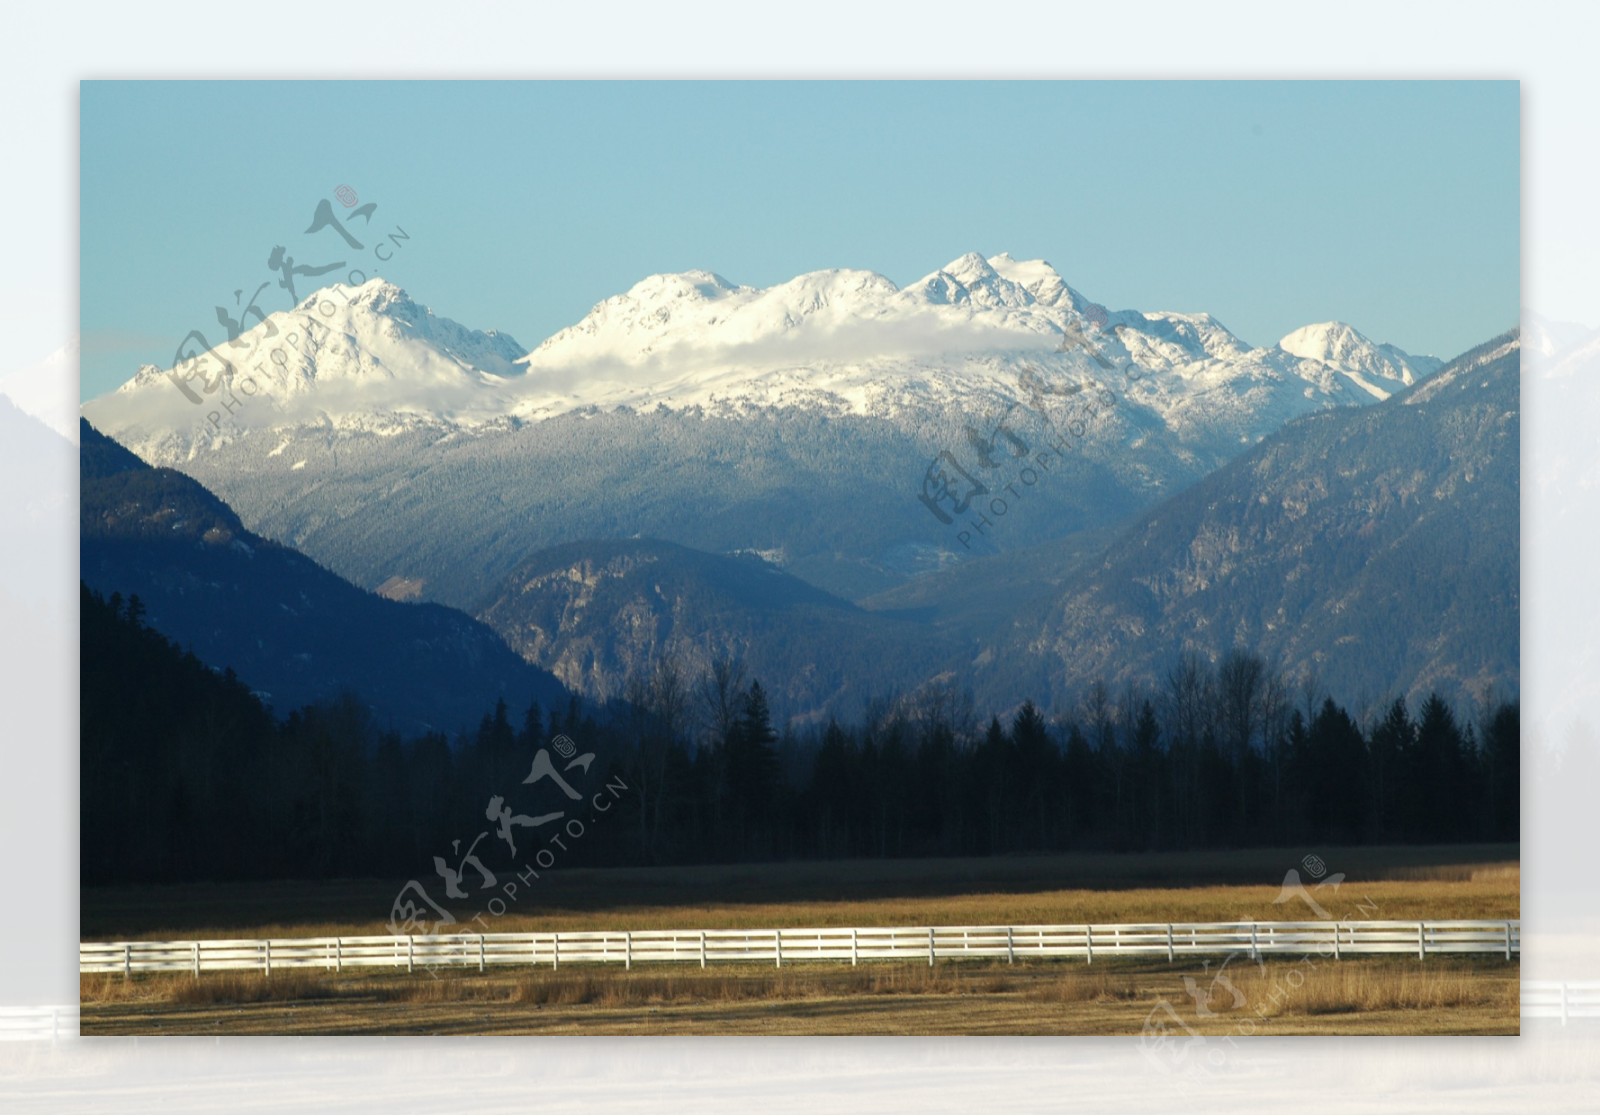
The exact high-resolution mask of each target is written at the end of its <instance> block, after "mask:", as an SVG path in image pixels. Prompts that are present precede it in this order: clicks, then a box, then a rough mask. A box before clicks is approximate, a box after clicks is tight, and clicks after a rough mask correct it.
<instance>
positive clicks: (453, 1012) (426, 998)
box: [80, 846, 1520, 1035]
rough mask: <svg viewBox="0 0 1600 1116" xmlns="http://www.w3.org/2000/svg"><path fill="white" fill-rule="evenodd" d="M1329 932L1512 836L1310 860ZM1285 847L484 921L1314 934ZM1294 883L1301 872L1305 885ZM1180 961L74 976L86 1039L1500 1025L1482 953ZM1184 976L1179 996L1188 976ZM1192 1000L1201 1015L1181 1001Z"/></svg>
mask: <svg viewBox="0 0 1600 1116" xmlns="http://www.w3.org/2000/svg"><path fill="white" fill-rule="evenodd" d="M1316 851H1318V853H1319V855H1321V856H1322V857H1323V858H1324V859H1325V860H1326V861H1327V864H1328V867H1329V870H1330V871H1332V872H1343V873H1344V880H1343V882H1342V884H1341V885H1340V886H1339V888H1338V889H1337V890H1335V889H1334V888H1332V887H1331V886H1326V887H1323V888H1322V889H1320V890H1318V891H1316V892H1315V893H1314V895H1315V897H1316V898H1317V901H1318V902H1319V903H1321V904H1322V905H1323V906H1324V907H1325V908H1326V909H1327V910H1328V912H1329V913H1330V914H1331V915H1332V916H1333V917H1335V918H1339V919H1418V918H1428V919H1447V918H1494V919H1500V918H1515V917H1517V916H1518V911H1519V909H1520V904H1519V885H1520V872H1519V869H1518V865H1517V862H1516V859H1515V858H1516V854H1517V850H1516V848H1515V847H1514V846H1495V847H1483V848H1461V847H1454V848H1432V849H1426V848H1404V849H1356V850H1330V849H1324V850H1316ZM1302 855H1304V852H1302V851H1293V850H1290V851H1274V850H1251V851H1248V852H1237V853H1223V854H1170V855H1150V856H1109V855H1086V856H1051V857H1015V858H1001V859H994V860H939V861H866V862H861V861H857V862H840V863H822V862H810V863H802V864H781V865H751V866H727V867H712V868H667V869H619V870H607V871H582V870H572V871H554V872H547V873H545V874H544V876H543V878H541V879H540V880H538V881H536V882H535V883H534V884H533V885H532V886H530V887H528V888H526V889H525V890H521V889H519V890H521V894H520V895H519V896H518V900H517V901H516V902H514V903H512V904H510V906H509V909H508V912H507V913H506V914H505V915H504V916H502V917H499V918H490V917H488V916H485V921H486V923H487V924H486V925H482V924H479V923H476V922H472V921H470V913H466V914H464V915H463V917H462V924H463V925H462V927H461V928H462V929H463V930H469V931H477V930H481V931H483V932H516V931H549V930H578V929H632V930H647V929H697V928H723V927H725V928H730V929H732V928H774V927H797V926H818V927H822V926H848V925H856V926H872V925H877V926H889V925H907V926H926V925H978V924H1001V925H1007V924H1009V925H1020V924H1027V923H1059V922H1073V923H1081V922H1092V923H1116V922H1141V921H1151V922H1208V921H1234V920H1246V921H1248V920H1256V921H1269V920H1310V919H1312V918H1313V917H1314V915H1313V912H1311V911H1310V910H1309V909H1308V908H1307V907H1306V906H1305V905H1304V904H1303V903H1300V902H1298V901H1292V902H1290V903H1288V904H1283V905H1279V904H1275V903H1274V900H1275V899H1277V898H1278V897H1279V894H1280V888H1281V884H1282V881H1283V878H1284V873H1285V872H1286V871H1287V870H1288V869H1290V868H1294V867H1297V865H1298V863H1299V858H1300V857H1301V856H1302ZM1308 882H1309V881H1308ZM398 890H399V884H398V883H393V882H384V881H325V882H319V883H312V884H304V883H276V884H264V885H224V886H218V887H207V888H141V889H86V890H85V891H84V893H83V912H84V914H83V934H84V938H85V940H104V939H115V938H119V937H140V938H147V939H148V938H180V939H181V938H210V937H267V936H271V937H309V936H332V935H356V934H384V933H388V932H389V931H388V928H387V926H386V925H385V923H386V920H387V918H388V913H389V904H390V902H391V901H392V899H393V898H394V895H395V892H396V891H398ZM1219 963H1220V959H1209V960H1201V959H1191V958H1186V959H1183V960H1181V961H1179V962H1178V963H1177V964H1175V965H1169V964H1167V963H1166V962H1165V961H1164V960H1156V959H1109V958H1108V959H1105V960H1104V961H1102V960H1100V959H1097V960H1096V962H1095V963H1094V964H1093V965H1092V966H1089V965H1084V964H1082V963H1081V962H1075V961H1040V960H1027V961H1019V962H1018V963H1017V964H1015V965H1007V964H1005V963H1004V962H991V961H987V960H982V961H960V962H956V961H949V962H947V961H944V960H941V961H940V963H939V964H938V965H937V966H934V967H931V968H930V967H929V966H927V965H924V964H920V963H899V962H896V963H887V962H875V963H870V964H864V965H862V966H860V967H859V968H852V967H849V966H844V965H839V964H836V963H809V964H808V963H805V962H800V963H796V964H793V965H787V966H785V967H784V968H783V969H781V970H780V969H774V968H767V967H766V966H760V965H745V964H739V965H732V964H730V965H714V966H712V967H711V968H710V969H707V970H703V971H702V970H700V969H698V968H695V967H690V966H677V965H674V966H668V965H640V966H637V967H635V968H634V969H633V970H631V971H624V970H620V969H617V968H614V967H599V966H594V967H572V968H566V967H563V968H562V969H561V970H559V971H551V970H545V969H529V968H517V969H512V968H506V969H499V970H491V971H490V972H489V973H485V974H478V973H475V972H472V971H470V970H455V971H451V970H439V972H438V973H437V974H436V977H430V976H427V975H424V974H423V973H420V972H419V973H416V974H407V973H404V972H393V971H389V970H359V971H347V972H344V973H329V972H324V971H321V970H287V971H279V972H274V973H273V974H272V975H271V976H270V977H268V976H266V975H265V974H260V973H206V974H204V975H202V976H201V977H199V978H196V977H194V976H192V975H189V974H177V973H174V974H160V975H155V974H152V975H136V976H134V977H132V978H125V977H123V976H121V975H119V974H104V975H91V976H84V977H82V978H81V985H80V991H81V996H82V1005H83V1008H82V1028H83V1031H84V1033H86V1034H224V1033H226V1034H234V1033H253V1034H397V1035H398V1034H535V1033H536V1034H768V1035H806V1034H924V1035H938V1034H1138V1033H1139V1032H1140V1030H1141V1028H1142V1027H1143V1026H1144V1023H1145V1021H1146V1019H1147V1018H1149V1017H1150V1013H1151V1012H1152V1011H1153V1010H1156V1009H1157V1008H1158V1006H1159V1005H1161V1004H1162V1003H1163V1002H1165V1003H1167V1004H1169V1005H1171V1006H1173V1007H1175V1008H1178V1009H1182V1010H1183V1012H1184V1018H1185V1019H1186V1020H1187V1022H1188V1024H1189V1025H1190V1026H1192V1027H1194V1029H1195V1030H1197V1031H1200V1032H1202V1033H1207V1034H1228V1035H1233V1034H1258V1033H1259V1034H1455V1033H1461V1034H1515V1033H1516V1032H1517V1029H1518V1025H1519V1021H1518V983H1517V974H1518V965H1517V963H1516V962H1510V963H1507V962H1505V961H1503V960H1500V959H1496V958H1492V957H1471V958H1469V957H1434V958H1429V959H1427V960H1426V961H1418V960H1416V959H1414V958H1409V959H1408V958H1402V957H1367V958H1346V959H1343V960H1340V961H1332V960H1329V959H1323V958H1306V959H1304V960H1295V959H1274V960H1272V961H1269V962H1268V963H1267V964H1266V965H1265V966H1259V967H1258V966H1257V965H1254V964H1251V963H1249V962H1248V961H1246V962H1243V963H1240V962H1238V961H1237V960H1235V961H1233V962H1231V963H1230V964H1229V966H1228V968H1227V969H1226V974H1225V975H1226V978H1227V979H1226V981H1223V980H1219V979H1218V977H1217V973H1218V971H1219V970H1218V966H1219ZM1185 977H1188V978H1189V983H1188V984H1186V983H1185V981H1184V978H1185ZM1196 995H1199V996H1202V997H1205V998H1207V1004H1206V1005H1205V1006H1206V1008H1207V1010H1208V1013H1207V1014H1201V1013H1200V1005H1199V1004H1197V1003H1196V1002H1195V996H1196Z"/></svg>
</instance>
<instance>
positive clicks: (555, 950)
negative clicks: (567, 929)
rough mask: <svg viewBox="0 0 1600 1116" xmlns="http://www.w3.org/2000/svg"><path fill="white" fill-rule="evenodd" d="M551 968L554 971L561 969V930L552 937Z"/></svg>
mask: <svg viewBox="0 0 1600 1116" xmlns="http://www.w3.org/2000/svg"><path fill="white" fill-rule="evenodd" d="M550 968H551V970H552V971H554V970H556V969H559V968H561V931H559V930H557V931H556V932H554V933H553V934H551V935H550Z"/></svg>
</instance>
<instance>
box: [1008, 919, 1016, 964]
mask: <svg viewBox="0 0 1600 1116" xmlns="http://www.w3.org/2000/svg"><path fill="white" fill-rule="evenodd" d="M1016 963H1017V947H1016V943H1015V942H1013V941H1012V940H1011V927H1009V926H1007V927H1006V964H1008V965H1015V964H1016Z"/></svg>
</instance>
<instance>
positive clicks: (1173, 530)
mask: <svg viewBox="0 0 1600 1116" xmlns="http://www.w3.org/2000/svg"><path fill="white" fill-rule="evenodd" d="M1520 358H1521V348H1520V343H1519V340H1518V338H1517V336H1516V335H1515V334H1507V335H1505V336H1503V337H1500V338H1497V339H1495V340H1494V341H1491V342H1489V343H1487V344H1485V345H1482V346H1480V347H1478V348H1477V349H1474V350H1472V351H1471V352H1469V353H1466V354H1464V355H1463V356H1461V357H1459V358H1457V359H1456V360H1455V361H1452V362H1451V363H1450V364H1449V365H1448V366H1446V367H1445V368H1444V369H1443V370H1441V371H1440V372H1439V373H1438V374H1436V375H1434V376H1432V377H1430V378H1428V379H1426V380H1423V381H1422V382H1420V383H1419V384H1417V385H1416V386H1414V387H1412V388H1410V389H1409V390H1407V391H1405V392H1403V393H1401V394H1398V395H1396V396H1394V397H1392V398H1391V399H1389V400H1387V401H1385V402H1382V403H1379V404H1376V405H1374V406H1372V407H1368V408H1361V409H1354V408H1349V409H1341V410H1336V411H1328V412H1322V413H1318V414H1314V415H1310V416H1307V417H1305V418H1302V419H1300V420H1298V421H1296V422H1294V423H1291V424H1290V425H1289V426H1288V427H1287V428H1285V429H1284V430H1283V431H1282V432H1281V433H1279V434H1278V435H1276V436H1274V437H1272V438H1270V439H1268V440H1267V441H1266V442H1265V443H1263V444H1262V445H1261V446H1259V447H1257V448H1255V449H1254V450H1252V451H1250V452H1249V453H1248V454H1246V455H1245V456H1244V457H1242V458H1240V459H1239V460H1237V461H1235V462H1233V463H1232V464H1230V465H1228V466H1225V467H1224V468H1222V469H1220V470H1218V471H1217V472H1216V473H1214V474H1213V475H1211V476H1209V477H1207V478H1206V479H1205V480H1203V481H1201V482H1200V483H1198V484H1196V485H1195V486H1193V487H1192V488H1190V489H1189V490H1187V491H1185V492H1183V493H1180V494H1179V495H1177V496H1175V497H1173V498H1172V499H1170V500H1168V501H1166V502H1164V503H1163V504H1161V505H1159V506H1158V507H1157V508H1156V509H1155V510H1154V511H1152V512H1150V513H1148V514H1147V515H1146V516H1145V517H1143V519H1142V520H1141V521H1140V522H1139V523H1138V524H1137V525H1136V526H1135V527H1133V528H1132V529H1131V530H1129V531H1127V532H1126V533H1125V534H1123V535H1122V536H1121V537H1120V538H1119V539H1118V541H1117V542H1116V543H1114V544H1113V545H1112V546H1111V547H1110V548H1109V549H1108V550H1107V552H1106V553H1105V556H1104V557H1103V559H1102V560H1101V561H1099V562H1096V563H1090V564H1088V565H1086V566H1085V567H1083V568H1081V569H1080V570H1079V571H1078V572H1076V573H1075V574H1074V576H1073V577H1072V579H1071V580H1070V581H1069V583H1068V585H1067V587H1066V588H1065V589H1064V590H1062V591H1061V592H1060V593H1058V594H1057V595H1056V596H1055V597H1054V599H1053V600H1052V601H1051V602H1050V603H1049V605H1048V607H1047V608H1046V609H1045V610H1044V612H1043V615H1042V617H1041V616H1033V615H1027V614H1023V615H1018V616H1016V617H1015V618H1014V619H1013V620H1011V621H1009V622H1008V624H1007V626H1006V627H1007V631H1006V633H1005V634H1003V635H1002V636H1001V637H1000V638H999V645H1000V647H1001V650H1000V651H999V652H998V653H997V654H996V656H995V658H994V660H993V663H992V665H991V666H990V667H989V668H988V669H987V670H986V671H985V674H984V676H983V678H982V681H981V684H980V686H979V697H980V703H981V700H982V699H983V698H984V697H985V696H994V697H999V696H1001V695H1005V694H1010V693H1013V692H1016V691H1017V690H1018V689H1019V688H1020V689H1021V690H1022V691H1023V692H1037V693H1039V694H1042V695H1048V696H1049V697H1050V698H1052V699H1054V700H1055V701H1061V700H1064V699H1070V698H1071V697H1072V696H1073V695H1074V694H1076V693H1078V692H1081V689H1082V687H1084V686H1085V685H1087V684H1088V683H1089V682H1090V681H1092V680H1093V679H1096V678H1102V679H1104V680H1105V681H1107V682H1108V683H1115V682H1120V681H1123V680H1129V679H1143V680H1150V681H1154V680H1159V678H1160V677H1161V675H1162V674H1163V672H1164V671H1165V670H1166V669H1167V668H1168V666H1169V665H1170V664H1171V662H1172V661H1173V659H1174V658H1175V657H1176V655H1177V654H1178V653H1179V652H1180V651H1182V650H1185V649H1189V650H1195V651H1199V652H1201V653H1203V654H1205V655H1206V656H1208V657H1212V658H1215V657H1217V656H1219V655H1221V654H1222V653H1223V652H1224V651H1226V650H1227V649H1228V648H1230V647H1232V646H1235V645H1237V646H1242V647H1245V648H1249V649H1252V650H1254V651H1257V652H1259V653H1261V654H1263V655H1264V656H1265V657H1266V658H1267V659H1268V660H1269V661H1277V662H1280V663H1282V664H1283V665H1284V666H1285V667H1287V668H1288V669H1289V670H1291V671H1304V670H1307V669H1313V668H1314V669H1315V671H1316V673H1317V676H1318V677H1319V679H1320V682H1321V684H1322V685H1323V686H1325V687H1326V688H1328V689H1330V690H1331V691H1333V692H1335V693H1341V694H1347V695H1351V697H1353V698H1355V699H1357V700H1365V701H1376V700H1381V699H1382V698H1384V697H1386V696H1399V695H1408V696H1410V697H1412V698H1413V699H1415V698H1418V697H1420V696H1424V695H1425V694H1426V692H1427V691H1429V690H1438V691H1439V692H1440V693H1441V694H1443V695H1445V696H1447V697H1449V698H1452V699H1456V700H1459V699H1462V698H1470V697H1473V696H1476V695H1477V693H1478V691H1479V690H1480V689H1481V688H1482V687H1485V686H1492V687H1494V688H1495V689H1496V691H1497V692H1498V693H1499V694H1500V696H1502V697H1504V696H1507V695H1508V694H1514V693H1515V692H1516V691H1517V690H1518V686H1519V647H1520V644H1519V615H1520V610H1519V595H1518V594H1519V560H1518V557H1519V515H1518V511H1519V500H1518V478H1519V458H1520V449H1521V440H1520V436H1519V388H1520V370H1521V359H1520Z"/></svg>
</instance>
